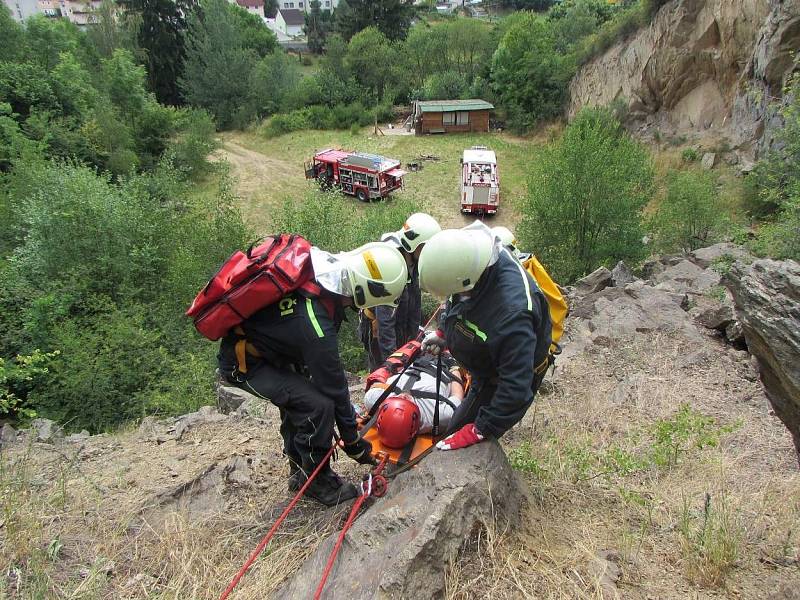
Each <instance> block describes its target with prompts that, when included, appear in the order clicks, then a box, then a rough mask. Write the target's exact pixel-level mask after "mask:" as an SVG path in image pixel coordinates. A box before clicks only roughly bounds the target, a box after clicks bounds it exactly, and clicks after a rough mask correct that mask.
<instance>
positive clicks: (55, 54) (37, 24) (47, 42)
mask: <svg viewBox="0 0 800 600" xmlns="http://www.w3.org/2000/svg"><path fill="white" fill-rule="evenodd" d="M25 33H26V36H25V37H26V39H27V47H28V54H29V60H31V61H32V62H35V63H37V64H39V65H40V66H41V67H42V68H43V69H45V70H46V71H49V70H50V69H52V68H53V67H55V66H56V64H57V63H58V60H59V55H60V54H61V53H62V52H73V53H74V52H75V51H76V50H77V49H78V42H79V37H80V31H78V28H77V27H75V25H73V24H72V23H70V22H69V21H67V20H66V19H48V18H47V17H45V16H44V15H35V16H33V17H31V18H30V19H28V21H27V24H26V29H25Z"/></svg>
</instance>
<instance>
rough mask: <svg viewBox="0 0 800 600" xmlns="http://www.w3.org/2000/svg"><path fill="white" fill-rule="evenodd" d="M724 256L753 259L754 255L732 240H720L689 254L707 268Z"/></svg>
mask: <svg viewBox="0 0 800 600" xmlns="http://www.w3.org/2000/svg"><path fill="white" fill-rule="evenodd" d="M724 257H730V258H731V259H734V260H748V259H752V255H751V254H750V253H749V252H747V250H745V249H744V248H742V247H741V246H737V245H736V244H731V243H730V242H720V243H719V244H714V245H713V246H708V247H707V248H699V249H698V250H695V251H693V252H691V253H690V254H689V260H691V261H692V262H693V263H694V264H696V265H697V266H699V267H701V268H703V269H707V268H708V267H710V266H711V265H712V264H714V263H715V262H717V261H719V260H720V259H722V258H724Z"/></svg>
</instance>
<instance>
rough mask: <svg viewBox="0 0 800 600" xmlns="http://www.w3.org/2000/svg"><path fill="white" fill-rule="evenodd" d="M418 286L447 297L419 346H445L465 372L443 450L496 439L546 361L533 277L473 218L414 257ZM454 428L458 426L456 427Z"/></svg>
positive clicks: (544, 318) (516, 416)
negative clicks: (466, 387) (436, 325)
mask: <svg viewBox="0 0 800 600" xmlns="http://www.w3.org/2000/svg"><path fill="white" fill-rule="evenodd" d="M419 271H420V285H421V286H422V288H423V289H425V290H427V291H429V292H431V293H432V294H434V295H436V296H440V297H446V298H447V297H449V299H448V301H447V306H446V307H445V312H444V315H443V317H442V318H441V319H440V329H439V330H438V331H436V332H431V333H429V334H428V335H427V336H426V338H425V341H424V342H423V350H427V351H430V352H431V353H433V354H437V353H438V352H439V351H441V349H443V348H444V347H445V346H446V347H447V348H449V350H450V352H451V353H452V355H453V356H454V357H455V358H456V360H458V362H459V363H461V364H462V365H463V366H464V367H465V368H466V369H467V370H468V371H469V372H470V373H471V374H472V377H473V379H472V386H471V388H470V391H469V394H468V395H467V398H465V400H464V402H463V403H462V404H461V406H460V407H459V410H458V411H457V412H456V414H455V415H454V416H453V419H452V421H451V427H450V431H451V432H454V433H452V434H451V435H450V436H448V437H447V438H445V439H444V440H442V441H441V442H439V444H438V447H439V448H441V449H443V450H455V449H458V448H465V447H467V446H470V445H472V444H475V443H477V442H480V441H482V440H483V439H485V438H486V437H492V438H499V437H500V436H502V435H503V434H504V433H505V432H506V431H508V430H509V429H510V428H511V427H512V426H514V425H515V424H516V423H518V422H519V421H520V420H521V419H522V417H523V416H525V413H526V412H527V410H528V408H529V407H530V406H531V404H532V403H533V398H534V396H535V395H536V391H537V389H538V387H539V385H540V384H541V381H542V378H543V377H544V374H545V372H546V371H547V367H548V365H549V349H550V341H551V340H550V334H551V323H550V313H549V310H548V305H547V300H546V299H545V297H544V295H543V294H542V292H541V291H540V290H539V287H538V286H537V285H536V282H535V280H534V279H533V278H532V277H531V276H530V275H529V274H528V273H527V271H525V269H524V268H522V265H520V263H519V261H517V260H516V259H515V258H513V257H512V256H511V254H510V253H509V252H508V250H507V249H504V248H503V246H502V244H501V243H499V242H498V241H496V240H495V238H494V236H493V235H492V234H491V232H490V231H489V228H488V227H486V226H485V225H483V224H482V223H480V222H476V223H474V224H473V225H470V226H468V227H465V228H464V229H450V230H445V231H442V232H441V233H439V234H437V235H435V236H433V238H431V239H430V240H429V241H428V243H427V244H426V246H425V248H424V249H423V251H422V253H421V255H420V260H419ZM456 428H459V429H458V430H457V431H456Z"/></svg>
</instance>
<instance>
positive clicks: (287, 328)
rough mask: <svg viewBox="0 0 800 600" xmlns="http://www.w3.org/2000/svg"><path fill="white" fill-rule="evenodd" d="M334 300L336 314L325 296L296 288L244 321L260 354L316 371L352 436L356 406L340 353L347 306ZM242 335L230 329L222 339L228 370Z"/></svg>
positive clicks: (316, 380)
mask: <svg viewBox="0 0 800 600" xmlns="http://www.w3.org/2000/svg"><path fill="white" fill-rule="evenodd" d="M333 302H335V306H336V314H335V315H334V317H333V318H331V317H330V316H329V314H328V311H327V310H326V308H325V306H324V305H323V303H322V301H321V300H320V299H319V298H305V297H303V296H302V295H300V294H299V293H296V292H295V293H293V294H289V295H288V296H285V297H284V298H282V299H281V300H280V302H277V303H275V304H273V305H271V306H268V307H266V308H264V309H262V310H260V311H259V312H257V313H256V314H254V315H253V316H251V317H250V318H249V319H247V320H246V321H245V322H244V323H242V325H241V327H242V329H243V330H244V333H245V337H246V339H247V341H248V342H250V343H251V344H253V345H254V346H255V347H256V349H257V350H258V352H259V354H260V355H261V357H260V360H264V361H266V362H267V363H269V364H271V365H272V366H274V367H277V368H280V369H289V368H293V369H295V370H296V371H298V372H305V373H307V374H308V375H310V377H311V382H312V383H313V384H314V386H315V387H316V388H317V389H318V390H319V391H320V392H322V393H323V394H324V395H325V396H327V397H329V398H330V399H331V401H332V402H333V403H334V413H335V416H336V424H337V426H338V427H339V433H340V434H341V435H342V436H343V437H344V438H345V439H352V438H353V437H355V434H356V419H355V410H354V408H353V405H352V404H351V402H350V392H349V390H348V385H347V378H346V377H345V373H344V368H343V367H342V363H341V361H340V359H339V348H338V338H337V333H338V331H339V327H340V326H341V323H342V320H343V318H344V311H343V309H342V307H341V305H340V304H339V303H338V302H337V301H336V300H333ZM238 339H240V338H239V336H237V335H236V334H230V335H228V336H227V337H225V338H223V340H222V343H221V345H220V353H219V356H218V358H219V366H220V370H221V371H222V373H225V374H227V373H232V372H234V369H235V366H236V356H235V349H234V347H235V344H236V342H237V341H238ZM249 360H250V357H248V361H249ZM257 360H258V359H256V366H257ZM248 371H249V369H248Z"/></svg>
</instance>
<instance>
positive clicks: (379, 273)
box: [338, 242, 408, 308]
mask: <svg viewBox="0 0 800 600" xmlns="http://www.w3.org/2000/svg"><path fill="white" fill-rule="evenodd" d="M338 257H339V258H340V259H341V260H342V261H343V262H344V263H345V265H346V273H347V280H348V282H349V287H350V291H351V295H352V296H353V301H354V303H355V305H356V307H358V308H372V307H373V306H378V305H381V304H395V303H396V302H397V300H398V299H399V298H400V294H402V293H403V288H404V287H405V286H406V281H408V267H407V266H406V259H405V258H403V255H402V254H400V251H399V250H398V249H397V248H395V247H394V246H392V245H391V244H386V243H384V242H371V243H369V244H364V245H363V246H361V247H359V248H356V249H355V250H351V251H350V252H344V253H342V254H340V255H339V256H338Z"/></svg>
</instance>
